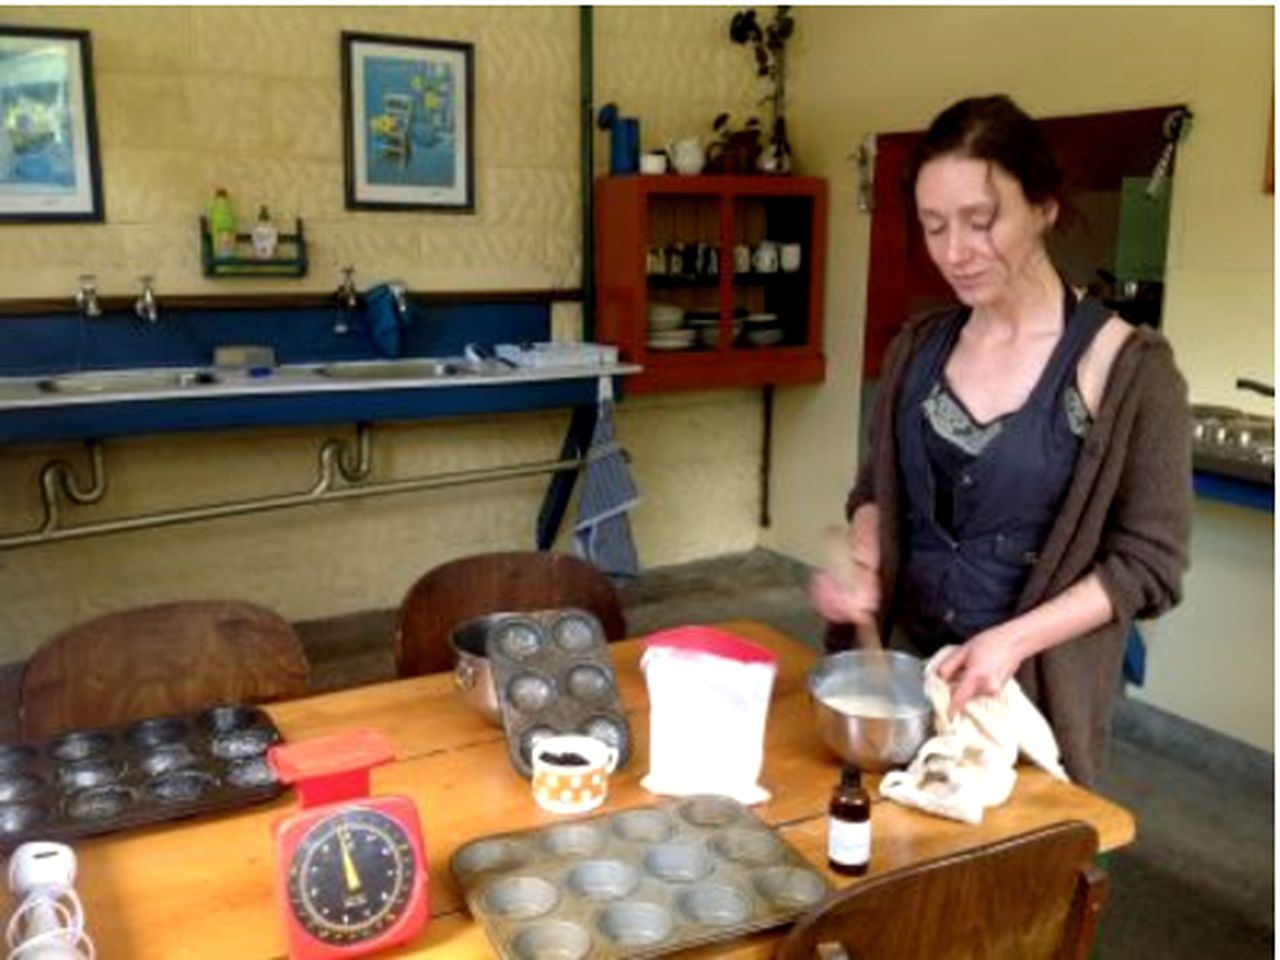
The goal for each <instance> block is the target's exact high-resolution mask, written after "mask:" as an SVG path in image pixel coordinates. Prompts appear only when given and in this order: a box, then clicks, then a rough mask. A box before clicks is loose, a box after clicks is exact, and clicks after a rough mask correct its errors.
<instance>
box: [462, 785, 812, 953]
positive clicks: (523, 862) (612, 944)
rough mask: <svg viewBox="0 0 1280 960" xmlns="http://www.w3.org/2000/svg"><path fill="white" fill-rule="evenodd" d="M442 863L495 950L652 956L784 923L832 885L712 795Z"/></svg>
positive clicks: (471, 848) (525, 835)
mask: <svg viewBox="0 0 1280 960" xmlns="http://www.w3.org/2000/svg"><path fill="white" fill-rule="evenodd" d="M450 868H451V869H452V871H453V875H454V878H455V879H456V880H457V882H458V886H459V887H460V888H461V889H462V891H463V893H464V894H465V896H466V900H467V906H468V909H469V910H470V911H471V915H472V916H473V917H475V919H476V920H477V921H478V922H479V923H481V924H482V925H483V926H484V928H485V933H486V934H487V935H488V937H489V940H490V942H491V943H492V944H493V947H494V949H495V952H496V954H497V955H498V956H499V957H501V958H503V960H531V958H538V960H542V958H546V957H556V958H562V957H566V958H567V957H593V958H596V957H600V958H609V960H614V958H621V957H653V956H659V955H661V954H665V953H670V952H673V951H677V950H685V949H688V948H690V947H694V946H697V945H699V944H704V943H711V942H714V941H719V940H727V939H733V938H736V937H740V936H744V935H746V934H749V933H753V932H755V931H758V930H764V929H768V928H770V927H774V926H778V925H781V924H784V923H788V922H790V921H791V920H794V919H795V918H796V917H798V916H800V915H801V914H803V913H806V912H807V911H809V910H812V909H813V908H814V907H815V906H816V905H817V904H818V903H820V902H821V901H822V900H823V899H824V898H825V897H826V896H827V895H828V894H829V893H830V891H831V885H830V884H829V883H828V881H827V879H826V877H825V875H824V874H823V873H822V872H821V871H820V870H818V869H817V868H815V867H814V866H813V865H812V864H810V863H809V862H808V861H807V860H806V859H805V858H804V857H803V856H802V855H801V854H800V853H799V851H797V850H796V849H795V848H794V847H792V846H791V845H790V844H789V843H787V842H786V841H785V840H784V839H783V838H782V837H781V835H779V834H778V833H777V832H776V831H775V830H773V829H771V828H770V827H769V826H768V825H767V824H765V823H764V822H763V821H761V820H760V819H759V818H758V817H757V816H756V815H755V814H753V813H752V812H751V811H750V810H749V809H747V808H746V807H745V806H743V805H741V804H739V803H737V802H736V801H734V800H731V799H729V798H728V797H720V796H698V797H686V798H678V799H671V800H667V801H664V802H662V803H660V804H657V805H654V806H650V807H640V808H635V809H631V810H623V811H619V812H616V813H610V814H605V815H598V816H594V817H591V818H586V819H581V820H575V821H573V822H572V823H561V824H554V825H550V826H544V827H538V828H535V829H531V830H523V831H519V832H516V833H506V834H497V835H494V836H488V837H482V838H479V839H477V840H473V841H471V842H470V843H467V844H464V845H463V846H462V847H459V848H458V850H457V851H456V852H455V853H454V855H453V858H452V860H451V862H450Z"/></svg>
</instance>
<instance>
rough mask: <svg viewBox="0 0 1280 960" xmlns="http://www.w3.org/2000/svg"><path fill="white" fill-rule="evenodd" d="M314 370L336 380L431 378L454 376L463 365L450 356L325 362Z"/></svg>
mask: <svg viewBox="0 0 1280 960" xmlns="http://www.w3.org/2000/svg"><path fill="white" fill-rule="evenodd" d="M316 372H317V373H319V374H320V375H321V376H325V377H332V378H334V379H336V380H433V379H439V378H441V377H456V376H458V375H459V374H462V373H466V372H467V368H466V365H465V364H462V363H457V362H454V361H451V360H422V359H406V360H352V361H350V362H345V363H329V364H326V365H325V366H323V367H318V368H317V369H316Z"/></svg>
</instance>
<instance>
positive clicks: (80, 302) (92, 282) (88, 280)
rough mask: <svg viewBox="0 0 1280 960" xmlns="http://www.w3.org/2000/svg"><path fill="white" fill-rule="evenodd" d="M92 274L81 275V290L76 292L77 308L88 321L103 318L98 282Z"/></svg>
mask: <svg viewBox="0 0 1280 960" xmlns="http://www.w3.org/2000/svg"><path fill="white" fill-rule="evenodd" d="M97 279H98V278H97V277H95V276H94V275H93V274H92V273H83V274H81V275H80V289H79V290H77V291H76V307H77V309H79V311H80V312H81V313H82V314H84V318H85V319H86V320H93V319H96V318H97V317H100V316H102V305H101V304H100V303H98V282H97Z"/></svg>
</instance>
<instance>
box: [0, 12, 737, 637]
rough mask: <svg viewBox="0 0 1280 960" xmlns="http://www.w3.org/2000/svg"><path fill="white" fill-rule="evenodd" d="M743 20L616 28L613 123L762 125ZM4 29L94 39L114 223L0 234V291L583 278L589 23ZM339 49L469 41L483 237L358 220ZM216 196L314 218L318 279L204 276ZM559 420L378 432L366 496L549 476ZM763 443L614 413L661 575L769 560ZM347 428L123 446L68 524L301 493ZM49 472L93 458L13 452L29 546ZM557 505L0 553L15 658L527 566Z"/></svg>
mask: <svg viewBox="0 0 1280 960" xmlns="http://www.w3.org/2000/svg"><path fill="white" fill-rule="evenodd" d="M729 15H730V11H729V10H728V9H727V8H720V9H705V8H703V9H695V8H685V9H668V8H642V9H626V8H607V9H600V10H598V11H597V34H596V57H595V62H596V70H597V91H596V92H597V97H596V99H597V103H604V102H606V101H608V100H615V101H617V102H618V103H619V105H620V106H621V107H622V108H623V112H624V113H627V114H636V115H638V116H640V117H641V119H642V124H643V133H644V140H645V143H646V145H649V144H658V143H661V142H663V141H664V140H665V139H667V138H669V137H672V136H675V135H677V134H681V133H684V132H693V131H696V130H700V129H703V128H706V127H709V125H710V121H711V119H712V117H713V116H714V115H715V113H716V112H718V111H719V110H721V109H725V108H737V109H741V107H742V106H743V104H747V105H749V104H750V102H751V98H752V96H753V93H754V90H753V87H752V80H751V72H750V65H749V62H747V60H746V59H745V58H746V56H747V54H746V51H744V50H743V49H741V48H736V47H733V46H732V45H731V44H729V43H728V42H727V40H726V39H725V34H726V32H727V23H728V17H729ZM0 22H4V23H22V24H29V25H35V24H44V25H57V26H65V27H77V28H85V29H89V30H90V31H92V35H93V44H94V57H95V80H96V89H97V102H98V112H99V132H100V137H101V152H102V168H103V179H104V194H105V199H106V222H105V223H104V224H95V225H85V226H70V225H68V226H57V227H36V226H6V227H4V228H3V229H0V296H4V297H10V298H13V297H31V296H64V295H65V296H69V295H70V293H71V292H72V291H73V289H74V284H75V278H76V276H77V275H78V274H80V273H84V272H93V273H96V274H97V275H98V277H99V288H100V290H102V291H103V292H104V293H107V294H116V293H125V292H128V291H130V290H131V289H133V287H134V285H135V282H136V277H137V275H138V274H141V273H153V274H155V276H156V284H157V289H158V291H159V293H160V296H161V304H162V306H163V297H164V294H165V293H166V292H169V293H184V294H185V293H196V292H200V291H209V292H228V291H243V290H246V289H270V290H273V291H277V290H298V289H315V290H324V289H331V288H333V287H334V286H336V284H337V282H338V279H339V276H338V269H339V267H340V266H342V265H344V264H349V263H350V264H354V265H355V266H356V268H357V274H356V276H357V282H358V283H359V284H360V285H361V286H365V285H368V284H371V283H374V282H376V281H378V280H380V279H386V278H388V277H392V276H398V277H402V278H403V279H405V280H406V281H407V282H408V283H409V285H410V286H411V287H412V288H413V289H423V290H465V289H490V288H498V289H503V288H506V289H517V288H531V287H536V288H560V287H576V286H578V285H579V283H580V273H579V271H580V261H581V253H582V251H581V237H580V235H579V219H580V206H579V195H578V179H579V174H578V126H577V124H578V102H579V100H578V11H577V8H572V7H518V8H491V7H429V8H424V7H398V8H355V7H309V8H281V7H259V8H253V7H249V8H230V7H228V8H201V7H174V8H165V7H147V8H105V7H103V8H25V9H17V8H9V9H7V10H3V11H0ZM342 30H356V31H364V32H371V33H386V34H392V35H403V36H417V37H428V38H441V39H455V40H467V41H470V42H472V43H474V44H475V48H476V99H475V107H476V177H477V209H476V213H475V214H474V215H473V216H454V215H443V214H434V215H433V214H425V213H366V212H361V213H351V212H347V211H345V210H344V209H343V191H342V144H341V103H342V98H341V93H340V82H339V76H340V66H339V52H338V50H339V47H338V35H339V33H340V32H341V31H342ZM597 141H598V143H597V148H598V149H597V153H598V155H599V156H601V157H604V156H605V152H604V148H605V146H606V144H605V138H604V136H603V135H601V134H597ZM217 185H222V186H225V187H226V188H227V189H228V190H229V191H230V192H231V194H232V196H233V198H235V199H237V200H238V201H239V202H240V207H241V212H242V213H247V212H250V211H251V208H252V207H253V205H256V204H258V203H267V204H269V205H270V207H271V209H272V212H273V214H274V215H275V216H276V217H277V218H278V219H279V220H280V221H282V222H283V221H286V220H288V219H290V218H292V217H293V216H295V215H298V216H301V217H303V218H304V220H305V222H306V229H307V231H308V235H309V237H310V238H311V244H310V245H311V251H312V262H311V273H310V275H309V276H308V277H307V278H305V279H304V280H300V281H281V280H273V281H244V280H237V281H207V280H204V279H203V278H202V277H201V276H200V269H199V260H198V247H197V235H196V228H195V223H196V217H197V215H198V214H199V212H200V210H201V208H202V206H203V204H204V203H205V201H206V200H207V197H208V196H209V194H210V192H211V190H212V188H213V187H214V186H217ZM566 313H567V314H568V320H569V321H570V322H571V320H572V314H573V310H572V309H570V310H568V311H561V316H560V317H559V319H560V320H562V321H563V320H564V319H565V316H564V315H565V314H566ZM2 331H3V325H2V323H0V336H2ZM567 423H568V416H567V412H553V413H545V414H531V415H525V416H509V417H492V418H477V419H473V420H452V421H437V422H423V423H417V424H398V425H394V426H386V427H378V428H377V429H376V431H375V435H376V441H375V472H374V476H375V478H377V479H392V478H398V477H404V476H410V475H417V474H420V473H428V472H432V473H434V472H443V471H455V470H463V469H470V468H474V467H482V466H491V465H498V464H504V463H513V462H523V461H527V460H543V459H549V458H551V457H554V456H555V455H556V454H557V453H558V451H559V446H560V439H561V437H562V435H563V432H564V429H565V427H566V425H567ZM760 431H761V418H760V401H759V398H758V396H757V395H756V394H755V393H754V392H751V391H718V392H714V393H694V394H682V395H678V396H672V397H660V398H640V399H628V400H626V401H625V402H624V403H623V404H622V405H621V406H620V409H619V413H618V432H619V436H620V439H621V441H622V443H623V444H624V445H625V446H626V447H627V449H628V450H629V451H630V452H631V454H632V457H633V461H632V465H633V470H634V472H635V475H636V479H637V482H638V484H639V486H640V489H641V492H642V496H643V502H642V504H641V505H640V506H639V508H638V509H637V510H636V511H635V512H634V514H633V520H634V528H635V534H636V539H637V544H638V547H639V550H640V555H641V561H642V563H643V564H645V565H657V564H664V563H674V562H680V561H684V560H689V559H693V558H697V557H702V556H709V555H715V554H719V553H724V552H731V551H737V550H744V549H748V548H750V547H752V546H754V545H755V543H756V540H757V530H756V515H757V510H758V505H757V504H758V490H757V488H756V476H757V462H758V451H759V446H760ZM350 433H351V431H350V428H349V427H339V428H335V429H334V430H332V431H330V430H320V429H318V428H317V429H310V428H308V429H297V430H275V431H268V430H258V431H237V432H227V433H211V434H191V435H184V436H166V437H155V438H146V439H133V440H119V441H112V442H110V443H108V444H107V463H108V470H109V478H110V484H111V487H110V491H109V493H108V495H107V498H106V501H105V503H104V504H102V505H101V506H99V507H97V508H93V509H85V510H83V511H82V512H77V513H75V514H73V515H72V516H71V517H69V521H70V522H73V523H75V522H82V521H87V520H90V519H94V518H96V517H99V516H118V515H127V514H132V513H139V512H152V511H157V510H162V509H167V508H177V507H181V506H185V505H189V504H194V503H206V502H217V501H220V500H229V499H239V498H243V497H252V496H261V495H267V494H271V493H284V492H293V491H299V490H305V489H306V488H307V487H309V486H310V484H311V483H312V482H313V479H314V476H315V455H316V450H317V448H318V446H319V444H320V442H321V441H322V440H323V439H324V438H325V437H326V436H330V435H348V436H349V435H350ZM53 456H64V457H67V458H68V459H71V460H73V461H74V462H77V463H81V464H82V463H83V457H82V455H81V454H80V452H79V450H78V448H77V447H75V446H69V445H57V446H51V447H6V448H0V504H3V505H4V507H3V510H2V511H0V529H4V530H5V531H6V532H8V531H15V530H26V529H30V528H32V527H34V526H36V525H38V523H39V522H40V516H39V500H38V497H37V490H36V483H35V478H36V473H37V471H38V469H39V467H40V465H41V464H42V463H44V462H45V460H46V459H48V458H50V457H53ZM545 486H546V479H545V478H539V479H533V480H517V481H504V482H501V483H494V484H486V485H483V486H472V487H466V488H454V489H449V490H441V491H434V492H427V493H417V494H407V495H403V496H395V497H388V498H382V499H376V500H367V501H363V502H359V503H347V504H343V505H332V506H324V507H308V508H301V509H296V510H290V511H282V512H274V513H264V514H260V515H257V516H249V517H242V518H237V519H231V520H223V521H211V522H204V523H199V524H194V525H187V526H181V527H172V528H168V529H161V530H153V531H146V532H136V533H128V534H120V535H114V536H110V537H102V538H95V539H90V540H83V541H72V542H68V543H63V544H55V545H48V546H43V547H38V548H30V549H24V550H15V551H10V552H7V553H5V554H0V661H4V660H11V659H15V658H18V657H21V656H23V655H25V654H26V653H27V652H29V651H30V650H31V649H32V648H34V647H35V646H36V645H37V644H38V643H40V642H41V641H42V640H43V639H45V638H46V637H48V636H49V635H50V634H51V633H53V632H54V631H56V630H57V629H60V628H62V627H64V626H66V625H68V624H70V623H72V622H75V621H77V620H79V619H81V618H84V617H86V616H89V615H92V614H95V613H98V612H101V611H104V610H108V609H114V608H118V607H123V606H129V605H134V604H141V603H149V602H156V601H161V600H167V599H174V598H182V597H198V596H212V595H234V596H240V597H244V598H246V599H251V600H254V601H257V602H260V603H264V604H267V605H268V606H271V607H273V608H275V609H277V610H279V611H280V612H281V613H283V614H284V615H285V616H287V617H289V618H291V619H305V618H312V617H322V616H327V615H333V614H340V613H344V612H349V611H354V610H361V609H370V608H376V607H385V606H392V605H394V604H396V603H397V602H398V601H399V599H400V597H401V596H402V595H403V593H404V591H405V589H406V588H407V587H408V586H409V584H410V583H411V582H412V581H413V579H414V578H415V577H416V576H418V575H419V574H420V573H421V572H422V571H423V570H425V569H427V568H428V567H430V566H432V565H433V564H435V563H438V562H441V561H444V560H447V559H450V558H451V557H454V556H458V555H462V554H466V553H471V552H476V551H481V550H488V549H515V548H525V547H531V546H532V543H533V526H534V522H535V519H536V516H537V511H538V507H539V504H540V503H541V498H542V493H543V490H544V489H545Z"/></svg>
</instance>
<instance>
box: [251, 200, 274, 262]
mask: <svg viewBox="0 0 1280 960" xmlns="http://www.w3.org/2000/svg"><path fill="white" fill-rule="evenodd" d="M252 236H253V255H254V256H255V257H257V258H258V259H259V260H270V259H271V258H272V257H274V256H275V255H276V247H277V246H278V244H279V242H280V233H279V231H278V230H276V225H275V224H274V223H272V222H271V214H270V213H269V212H268V210H267V207H266V204H263V205H262V206H261V207H259V208H258V222H257V223H256V224H254V227H253V234H252Z"/></svg>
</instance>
